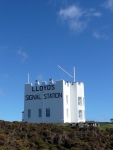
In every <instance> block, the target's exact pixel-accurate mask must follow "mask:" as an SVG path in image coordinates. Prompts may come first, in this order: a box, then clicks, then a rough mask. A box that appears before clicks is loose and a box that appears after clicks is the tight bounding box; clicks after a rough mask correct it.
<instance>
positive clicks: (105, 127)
mask: <svg viewBox="0 0 113 150" xmlns="http://www.w3.org/2000/svg"><path fill="white" fill-rule="evenodd" d="M107 128H113V124H104V125H100V126H99V129H101V130H106V129H107Z"/></svg>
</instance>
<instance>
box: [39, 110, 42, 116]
mask: <svg viewBox="0 0 113 150" xmlns="http://www.w3.org/2000/svg"><path fill="white" fill-rule="evenodd" d="M38 116H39V117H42V109H38Z"/></svg>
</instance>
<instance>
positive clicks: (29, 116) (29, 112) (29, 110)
mask: <svg viewBox="0 0 113 150" xmlns="http://www.w3.org/2000/svg"><path fill="white" fill-rule="evenodd" d="M28 118H31V109H28Z"/></svg>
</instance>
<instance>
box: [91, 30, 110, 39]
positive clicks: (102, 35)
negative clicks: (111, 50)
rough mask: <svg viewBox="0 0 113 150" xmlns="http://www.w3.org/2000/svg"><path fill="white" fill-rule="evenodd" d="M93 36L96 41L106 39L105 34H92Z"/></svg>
mask: <svg viewBox="0 0 113 150" xmlns="http://www.w3.org/2000/svg"><path fill="white" fill-rule="evenodd" d="M93 36H94V37H95V38H96V39H108V36H106V35H105V34H100V33H98V32H93Z"/></svg>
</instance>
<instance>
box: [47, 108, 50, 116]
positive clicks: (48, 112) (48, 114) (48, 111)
mask: <svg viewBox="0 0 113 150" xmlns="http://www.w3.org/2000/svg"><path fill="white" fill-rule="evenodd" d="M46 117H47V118H48V117H50V108H46Z"/></svg>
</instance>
